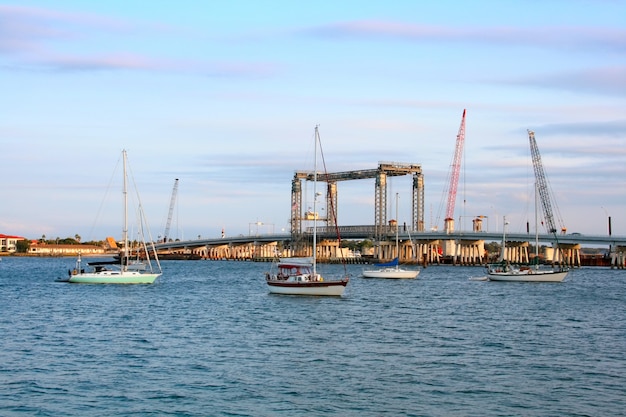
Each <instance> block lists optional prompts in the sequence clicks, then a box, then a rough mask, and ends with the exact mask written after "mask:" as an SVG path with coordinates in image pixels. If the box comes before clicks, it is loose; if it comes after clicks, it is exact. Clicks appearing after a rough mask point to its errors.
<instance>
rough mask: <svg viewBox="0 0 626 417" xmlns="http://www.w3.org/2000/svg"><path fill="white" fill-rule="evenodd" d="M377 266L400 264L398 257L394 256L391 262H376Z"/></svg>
mask: <svg viewBox="0 0 626 417" xmlns="http://www.w3.org/2000/svg"><path fill="white" fill-rule="evenodd" d="M374 265H375V266H398V258H394V259H393V260H391V261H389V262H385V263H383V264H374Z"/></svg>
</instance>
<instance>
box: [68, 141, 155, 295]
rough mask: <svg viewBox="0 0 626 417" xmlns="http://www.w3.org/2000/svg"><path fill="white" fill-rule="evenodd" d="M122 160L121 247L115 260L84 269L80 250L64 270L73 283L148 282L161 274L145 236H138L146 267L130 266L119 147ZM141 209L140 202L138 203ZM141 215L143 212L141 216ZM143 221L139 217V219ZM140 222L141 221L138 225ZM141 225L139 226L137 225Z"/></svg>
mask: <svg viewBox="0 0 626 417" xmlns="http://www.w3.org/2000/svg"><path fill="white" fill-rule="evenodd" d="M122 160H123V180H124V190H123V200H124V225H123V230H122V235H123V241H124V247H123V252H122V253H121V254H120V256H119V258H118V259H117V260H116V261H109V262H94V263H92V264H89V263H88V264H87V265H88V266H89V267H90V270H85V269H84V268H83V265H82V260H81V257H80V254H79V255H78V259H77V260H76V266H75V268H74V269H73V270H69V271H68V279H67V281H68V282H70V283H77V284H152V283H153V282H154V281H155V280H156V279H157V278H158V277H159V276H160V275H161V264H160V263H159V259H158V256H157V254H156V249H155V247H154V244H153V243H152V239H150V242H151V248H150V249H151V251H149V250H148V247H147V244H146V241H145V237H144V236H143V233H141V236H142V240H143V242H142V250H143V253H144V254H145V257H146V262H143V263H142V265H145V266H146V268H143V269H142V268H134V267H133V266H132V265H133V261H132V260H131V259H130V247H129V241H128V191H127V189H128V184H127V183H128V175H127V171H126V169H127V168H126V164H127V160H126V150H123V151H122ZM140 210H141V205H140ZM141 218H142V219H143V218H144V216H141ZM142 222H143V221H142ZM141 226H143V225H141ZM141 228H142V229H143V227H141ZM150 252H151V253H152V254H153V257H154V262H155V263H156V267H155V268H153V265H152V262H151V259H150Z"/></svg>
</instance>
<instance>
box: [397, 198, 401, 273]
mask: <svg viewBox="0 0 626 417" xmlns="http://www.w3.org/2000/svg"><path fill="white" fill-rule="evenodd" d="M398 194H399V193H396V256H398V263H396V270H397V269H398V268H399V266H398V265H399V264H400V243H399V238H398V226H399V223H398Z"/></svg>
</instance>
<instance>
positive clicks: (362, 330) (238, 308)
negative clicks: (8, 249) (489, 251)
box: [0, 258, 626, 416]
mask: <svg viewBox="0 0 626 417" xmlns="http://www.w3.org/2000/svg"><path fill="white" fill-rule="evenodd" d="M72 265H73V259H63V258H60V259H59V258H57V259H22V258H4V259H3V261H2V262H0V306H1V307H0V308H1V310H0V352H1V356H0V415H2V416H20V415H29V416H30V415H37V416H85V415H90V416H112V415H124V416H134V415H137V416H151V415H153V416H298V415H307V416H309V415H310V416H318V415H329V416H400V415H403V416H505V415H506V416H509V415H524V416H599V415H612V416H617V415H622V416H623V415H626V354H625V352H626V322H625V318H624V313H625V311H626V308H625V304H626V301H625V300H626V285H625V284H626V282H625V281H626V272H624V271H617V270H609V269H601V268H595V269H592V268H589V269H585V268H583V269H578V270H575V271H573V272H572V273H571V274H570V276H569V277H568V279H567V281H566V282H563V283H560V284H524V283H495V282H483V281H472V280H469V278H470V277H476V276H477V275H481V274H482V273H483V270H482V269H481V268H478V267H467V268H466V267H451V266H433V267H429V268H427V269H425V270H423V271H422V273H421V274H420V276H419V277H418V279H417V280H398V281H394V280H389V281H385V280H366V279H363V278H359V277H358V273H359V271H360V270H361V268H362V267H361V266H354V265H351V266H349V267H348V268H349V270H350V271H351V272H352V280H351V282H350V284H349V285H348V288H347V290H346V293H345V294H344V296H343V297H341V298H323V297H320V298H314V297H313V298H310V297H292V296H280V295H270V294H269V293H268V291H267V288H266V286H265V282H264V280H263V273H264V272H265V270H266V269H267V268H268V266H269V264H262V263H247V262H211V261H186V262H185V261H180V262H178V261H167V262H164V263H163V266H164V275H163V276H162V277H160V278H159V279H158V281H157V283H155V284H154V285H148V286H143V285H139V286H115V285H93V286H90V285H77V284H76V285H74V284H67V283H57V282H54V279H55V278H57V277H63V276H64V275H65V273H66V271H67V269H68V268H69V267H71V266H72ZM320 269H321V270H322V272H326V271H328V270H333V271H339V270H340V269H341V266H336V265H322V266H321V268H320Z"/></svg>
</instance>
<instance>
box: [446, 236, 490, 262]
mask: <svg viewBox="0 0 626 417" xmlns="http://www.w3.org/2000/svg"><path fill="white" fill-rule="evenodd" d="M484 253H485V242H484V241H482V240H471V241H469V240H457V241H456V244H455V250H454V256H453V258H452V263H453V264H454V265H481V264H482V263H483V254H484Z"/></svg>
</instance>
